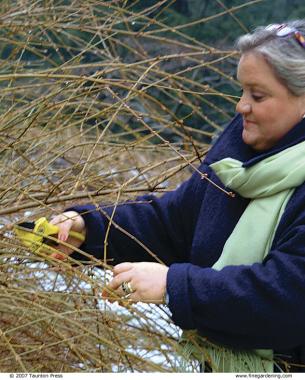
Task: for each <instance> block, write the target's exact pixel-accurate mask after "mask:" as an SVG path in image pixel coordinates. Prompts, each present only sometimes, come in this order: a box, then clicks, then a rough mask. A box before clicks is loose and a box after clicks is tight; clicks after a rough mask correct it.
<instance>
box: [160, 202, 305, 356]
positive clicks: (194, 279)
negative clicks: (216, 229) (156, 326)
mask: <svg viewBox="0 0 305 380" xmlns="http://www.w3.org/2000/svg"><path fill="white" fill-rule="evenodd" d="M303 204H304V203H303ZM301 209H303V208H301ZM299 210H300V209H299ZM284 215H285V214H284ZM284 224H285V228H283V229H282V231H281V233H278V234H277V235H278V236H277V239H276V244H274V247H273V248H272V250H271V252H270V253H269V255H268V256H267V257H266V259H265V261H264V262H263V263H262V264H253V265H240V266H227V267H225V268H223V269H222V270H220V271H216V270H214V269H211V268H201V267H198V266H195V265H192V264H186V263H177V264H173V265H171V266H170V268H169V272H168V276H167V291H168V294H169V307H170V309H171V312H172V318H173V320H174V322H175V323H176V324H177V325H178V326H180V327H181V328H183V329H197V330H198V331H199V332H200V333H201V334H202V335H203V336H205V337H207V338H209V339H211V340H212V341H215V342H218V343H219V344H222V345H229V346H233V347H239V348H245V349H246V348H249V349H251V348H252V349H253V348H272V349H290V348H293V347H296V346H297V345H300V344H304V341H305V328H304V325H305V307H304V300H305V212H304V211H302V212H300V213H299V215H294V216H293V217H291V218H290V220H289V219H287V220H286V221H284Z"/></svg>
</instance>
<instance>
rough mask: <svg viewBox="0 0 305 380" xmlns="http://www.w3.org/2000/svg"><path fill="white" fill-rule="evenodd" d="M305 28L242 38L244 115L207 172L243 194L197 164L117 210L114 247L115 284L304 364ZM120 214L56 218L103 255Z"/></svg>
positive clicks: (208, 333)
mask: <svg viewBox="0 0 305 380" xmlns="http://www.w3.org/2000/svg"><path fill="white" fill-rule="evenodd" d="M304 36H305V21H294V22H289V23H287V24H284V25H283V24H282V25H272V26H269V27H266V28H258V29H257V30H256V31H254V33H252V34H248V35H245V36H243V37H241V38H240V39H239V41H238V44H237V46H238V49H239V50H240V52H241V59H240V62H239V65H238V71H237V77H238V80H239V82H240V84H241V86H242V89H243V93H242V96H241V99H240V101H239V103H238V104H237V107H236V110H237V113H238V114H237V116H236V117H235V118H234V119H233V121H232V122H231V123H230V125H229V126H228V127H227V128H226V129H225V131H224V132H223V134H222V135H221V136H220V138H219V139H218V140H217V142H216V143H215V144H214V146H213V147H212V149H211V150H210V152H209V153H208V155H207V157H206V159H205V161H204V163H203V164H202V165H201V167H200V168H199V170H200V172H201V173H207V175H208V176H209V178H210V179H211V180H212V181H214V182H216V183H217V184H218V185H219V186H221V187H225V188H226V190H228V191H232V192H233V193H234V195H235V196H234V197H233V196H228V194H227V193H225V192H222V191H220V190H219V189H217V188H216V187H215V186H213V184H211V183H210V182H208V181H205V180H203V179H202V176H200V174H199V173H198V172H196V173H194V174H193V176H192V177H191V178H190V179H189V180H188V181H187V182H185V183H183V184H182V185H181V186H180V187H179V188H178V189H177V190H176V191H174V192H170V193H167V194H165V195H164V196H163V197H161V198H159V199H158V198H155V197H153V196H150V195H147V196H145V197H142V198H141V202H140V203H134V202H133V203H130V204H124V205H122V206H118V208H117V210H116V212H115V216H114V222H115V224H114V225H112V226H111V228H110V234H109V237H108V246H107V258H108V259H112V260H113V261H111V263H114V264H115V266H114V269H113V273H114V278H113V280H112V281H111V282H110V283H109V285H108V288H109V291H110V290H113V291H115V292H116V293H117V294H118V295H120V296H124V295H125V296H126V294H127V295H128V296H129V298H130V299H131V300H134V301H140V300H141V301H144V302H155V303H161V302H164V299H165V298H166V300H167V303H168V306H169V308H170V310H171V312H172V319H173V321H174V322H175V323H176V324H177V325H178V326H180V327H181V328H182V329H196V330H197V331H198V332H199V333H200V334H201V335H203V336H204V337H207V338H208V339H209V340H212V341H214V342H217V343H219V344H223V345H226V346H230V347H237V348H242V349H256V348H264V349H272V350H274V351H275V352H276V353H281V354H282V355H285V356H284V358H285V360H286V361H288V362H291V363H296V364H305V328H304V325H305V307H303V303H304V299H305V184H304V181H305V120H304V119H303V118H304V114H305V40H304ZM303 157H304V158H303ZM111 212H112V209H111V208H105V207H103V206H101V207H100V208H99V209H96V207H95V206H94V205H81V206H76V207H74V208H71V209H69V210H67V211H66V212H65V213H64V214H62V215H58V216H56V217H55V218H54V219H53V223H55V224H58V225H59V227H60V234H59V239H60V240H62V241H63V242H65V241H67V239H68V233H69V230H70V229H75V230H78V231H83V232H85V233H86V241H85V243H84V245H83V246H82V247H81V248H82V249H83V250H85V251H87V252H89V253H90V254H93V255H94V256H96V257H98V258H103V255H104V237H105V231H106V229H107V226H108V221H109V215H111ZM116 226H120V228H116ZM124 231H128V234H126V233H124ZM130 235H132V236H135V237H136V239H131V238H130ZM139 241H140V242H141V244H139V243H138V242H139ZM68 242H70V243H73V244H76V242H75V241H69V239H68ZM145 247H146V248H145ZM62 250H63V252H65V253H70V252H69V251H68V249H67V248H65V247H64V246H63V247H62ZM150 252H153V253H154V254H155V255H156V256H158V258H159V259H160V260H161V262H163V263H164V264H165V265H163V264H160V263H157V262H154V261H156V260H155V258H154V257H153V256H152V255H151V254H150ZM57 257H58V258H62V256H61V255H59V254H58V255H57ZM104 295H105V296H106V297H107V296H109V294H107V293H105V294H104ZM292 369H296V370H297V371H300V370H301V367H295V368H292Z"/></svg>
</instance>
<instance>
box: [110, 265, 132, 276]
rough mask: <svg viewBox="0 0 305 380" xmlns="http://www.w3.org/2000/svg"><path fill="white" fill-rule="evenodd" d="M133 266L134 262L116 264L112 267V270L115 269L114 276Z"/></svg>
mask: <svg viewBox="0 0 305 380" xmlns="http://www.w3.org/2000/svg"><path fill="white" fill-rule="evenodd" d="M132 268H133V264H132V263H129V262H125V263H121V264H118V265H116V266H114V267H113V268H112V271H113V274H114V276H116V275H118V274H120V273H122V272H126V271H129V270H130V269H132Z"/></svg>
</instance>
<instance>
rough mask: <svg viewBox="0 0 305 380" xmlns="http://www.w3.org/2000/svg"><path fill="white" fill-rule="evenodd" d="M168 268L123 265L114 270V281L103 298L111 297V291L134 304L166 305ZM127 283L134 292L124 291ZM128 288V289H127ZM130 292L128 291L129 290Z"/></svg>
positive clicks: (163, 266) (151, 265) (136, 264)
mask: <svg viewBox="0 0 305 380" xmlns="http://www.w3.org/2000/svg"><path fill="white" fill-rule="evenodd" d="M167 272H168V267H167V266H165V265H162V264H158V263H148V262H142V263H128V262H126V263H121V264H118V265H116V266H115V267H114V268H113V275H114V277H113V279H112V280H111V281H110V283H109V284H108V286H107V289H105V290H104V291H103V297H105V298H109V297H111V291H114V292H115V293H116V294H117V295H119V296H121V297H123V296H125V297H128V299H130V300H132V301H134V302H139V301H141V302H147V303H156V304H161V303H164V295H165V292H166V277H167ZM123 283H125V285H126V283H127V284H128V285H127V288H128V287H129V288H130V289H129V290H131V291H132V292H131V293H130V294H129V295H128V294H127V293H126V292H125V291H124V287H125V286H124V285H123V288H122V284H123ZM125 288H126V287H125ZM127 290H128V289H127Z"/></svg>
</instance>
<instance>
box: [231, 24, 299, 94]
mask: <svg viewBox="0 0 305 380" xmlns="http://www.w3.org/2000/svg"><path fill="white" fill-rule="evenodd" d="M285 25H287V26H289V27H292V28H295V29H297V30H298V31H299V32H300V33H301V34H302V35H303V36H304V37H305V20H295V21H290V22H286V23H285ZM236 46H237V49H238V50H239V51H240V53H241V54H244V53H248V52H256V53H260V54H262V55H263V56H264V58H265V59H266V61H267V62H268V63H269V65H270V66H271V67H272V69H273V71H274V73H275V75H276V76H277V77H278V78H279V80H280V81H281V82H282V83H283V84H284V85H286V87H287V88H288V89H289V90H290V92H291V93H292V94H294V95H296V96H301V95H304V94H305V48H304V47H302V46H301V45H300V44H299V43H298V41H297V40H296V38H295V37H294V36H293V35H289V36H286V37H279V36H277V34H276V25H268V26H266V27H258V28H257V29H255V30H254V32H253V33H248V34H246V35H244V36H242V37H240V38H239V39H238V40H237V43H236Z"/></svg>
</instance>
